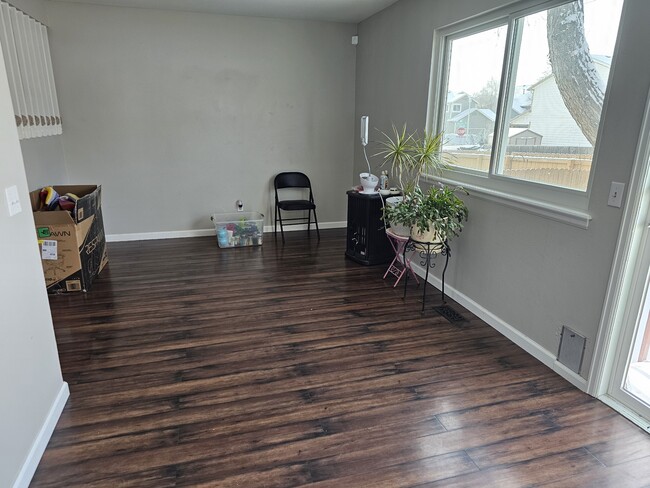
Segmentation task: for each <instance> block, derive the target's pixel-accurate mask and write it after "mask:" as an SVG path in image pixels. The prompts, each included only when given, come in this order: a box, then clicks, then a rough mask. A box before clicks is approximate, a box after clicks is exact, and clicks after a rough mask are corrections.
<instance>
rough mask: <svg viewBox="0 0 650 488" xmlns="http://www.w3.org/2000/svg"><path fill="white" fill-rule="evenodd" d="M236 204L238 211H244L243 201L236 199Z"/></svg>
mask: <svg viewBox="0 0 650 488" xmlns="http://www.w3.org/2000/svg"><path fill="white" fill-rule="evenodd" d="M236 204H237V211H238V212H243V211H244V202H242V201H241V200H237V202H236Z"/></svg>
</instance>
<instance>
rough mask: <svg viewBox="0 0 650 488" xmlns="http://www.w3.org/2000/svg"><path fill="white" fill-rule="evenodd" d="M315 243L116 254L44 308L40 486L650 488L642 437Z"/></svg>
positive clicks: (335, 249)
mask: <svg viewBox="0 0 650 488" xmlns="http://www.w3.org/2000/svg"><path fill="white" fill-rule="evenodd" d="M305 236H306V234H305V233H303V232H294V233H289V234H287V243H286V245H284V246H282V244H281V241H280V239H278V243H277V244H276V243H275V242H274V240H273V237H272V235H268V234H267V235H266V236H265V242H264V245H263V247H261V248H259V247H257V248H239V249H219V248H218V247H217V242H216V238H195V239H176V240H164V241H148V242H132V243H115V244H110V245H109V253H110V254H109V256H110V265H109V267H108V268H107V269H106V270H105V271H104V272H103V273H102V276H101V278H100V279H99V280H97V281H96V282H95V285H94V287H93V289H92V290H91V291H90V292H89V293H87V294H78V295H66V296H56V297H52V298H51V304H52V312H53V317H54V323H55V330H56V337H57V342H58V346H59V353H60V356H61V364H62V368H63V376H64V379H65V380H66V381H67V382H68V383H69V384H70V390H71V396H70V399H69V401H68V404H67V406H66V408H65V410H64V412H63V415H62V417H61V419H60V421H59V423H58V425H57V428H56V431H55V432H54V435H53V437H52V439H51V441H50V443H49V445H48V448H47V450H46V452H45V455H44V456H43V459H42V461H41V464H40V466H39V468H38V470H37V472H36V475H35V477H34V480H33V483H32V486H34V487H41V486H43V487H45V486H47V487H76V486H83V487H122V486H124V487H138V488H143V487H155V488H160V487H169V486H193V487H195V486H214V487H293V486H301V485H307V484H309V485H312V486H316V487H390V488H392V487H412V486H426V487H434V486H444V487H456V486H459V487H465V486H470V487H471V486H477V487H482V486H496V487H523V486H552V487H581V486H585V487H593V486H603V487H604V486H608V487H616V488H620V487H642V486H646V487H647V486H650V436H648V435H647V434H645V433H643V432H642V431H641V430H640V429H638V428H637V427H635V426H634V425H633V424H632V423H630V422H628V421H627V420H626V419H624V418H623V417H621V416H620V415H618V414H617V413H615V412H614V411H613V410H611V409H610V408H608V407H606V406H605V405H603V404H602V403H600V402H599V401H597V400H595V399H593V398H591V397H589V396H588V395H586V394H583V393H582V392H580V391H579V390H577V389H576V388H574V387H573V386H572V385H570V384H569V383H568V382H566V381H565V380H564V379H562V378H561V377H559V376H557V375H556V374H555V373H553V372H551V371H550V370H549V369H548V368H546V367H545V366H543V365H542V364H541V363H539V362H538V361H537V360H535V359H534V358H533V357H531V356H529V355H528V354H526V353H525V352H524V351H523V350H521V349H520V348H519V347H517V346H515V345H513V344H512V343H511V342H509V341H508V340H507V339H505V338H504V337H503V336H501V335H499V334H498V333H497V332H496V331H494V330H493V329H492V328H491V327H489V326H487V325H486V324H485V323H483V322H482V321H481V320H479V319H477V318H476V317H474V316H473V315H472V314H471V313H469V312H467V311H466V310H465V309H463V308H462V307H460V306H459V305H458V304H456V303H454V302H453V301H449V302H448V304H449V305H450V306H451V307H452V308H453V309H454V310H455V311H457V312H458V313H460V314H461V315H462V316H463V318H464V319H465V320H464V321H457V322H450V321H448V320H447V319H446V318H444V317H443V316H442V315H440V314H438V313H437V312H436V311H434V310H433V307H434V306H436V305H440V304H441V302H440V294H439V293H438V292H436V293H434V292H433V288H431V290H430V291H431V293H430V294H429V297H428V299H429V300H430V301H429V302H428V303H427V310H426V311H425V312H424V313H421V312H420V303H419V301H418V299H419V297H420V293H419V291H417V290H416V289H415V286H414V285H413V288H412V289H411V290H410V292H409V294H408V296H407V299H406V301H402V295H401V293H402V289H401V288H399V289H398V290H394V289H393V288H392V287H391V285H392V280H388V279H387V280H386V281H383V280H382V275H383V274H384V271H385V269H386V266H375V267H365V266H360V265H357V264H355V263H354V262H351V261H349V260H346V259H344V247H345V236H344V233H343V231H341V230H330V231H323V232H322V239H321V241H320V243H319V242H318V241H317V240H316V239H315V237H314V238H312V239H311V240H310V239H307V238H306V237H305ZM389 281H390V282H389ZM409 287H411V284H409Z"/></svg>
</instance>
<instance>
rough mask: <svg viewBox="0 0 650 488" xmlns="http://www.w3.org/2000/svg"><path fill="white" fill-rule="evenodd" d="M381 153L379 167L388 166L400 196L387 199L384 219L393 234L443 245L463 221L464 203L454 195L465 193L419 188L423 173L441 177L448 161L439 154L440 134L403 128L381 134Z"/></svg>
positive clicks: (465, 218)
mask: <svg viewBox="0 0 650 488" xmlns="http://www.w3.org/2000/svg"><path fill="white" fill-rule="evenodd" d="M382 134H383V135H384V140H383V141H380V144H381V146H382V150H381V151H379V152H378V153H377V155H379V156H382V157H383V159H384V162H383V164H390V165H391V172H392V175H393V177H396V178H397V180H398V181H399V186H400V189H401V191H402V196H401V197H394V198H389V199H387V203H388V205H387V206H386V207H385V208H384V217H385V218H386V220H387V221H389V222H390V224H391V227H392V228H393V231H394V232H395V233H397V234H401V235H410V236H411V238H413V239H414V240H417V241H420V242H444V240H446V239H449V238H451V237H453V236H457V235H458V233H459V232H460V231H461V230H462V228H463V223H464V222H465V221H466V220H467V214H468V210H467V207H466V206H465V203H464V202H463V201H462V200H461V199H460V198H459V197H458V196H457V195H456V193H457V192H464V193H465V194H467V192H466V191H465V190H464V189H462V188H460V187H457V188H449V187H445V186H442V185H438V186H432V187H431V188H430V189H429V190H428V191H427V192H423V191H422V189H421V188H420V177H421V176H422V175H423V174H438V175H439V174H441V173H442V171H443V170H444V169H445V168H447V166H448V158H447V157H446V156H445V155H444V154H443V152H442V143H443V134H442V133H440V134H433V133H431V132H426V131H425V132H424V134H423V135H422V136H419V135H418V133H417V132H412V133H409V132H408V131H407V129H406V125H404V126H403V127H402V129H401V130H398V129H397V128H396V127H395V126H393V134H392V135H388V134H386V133H385V132H382Z"/></svg>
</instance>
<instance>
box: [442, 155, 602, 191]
mask: <svg viewBox="0 0 650 488" xmlns="http://www.w3.org/2000/svg"><path fill="white" fill-rule="evenodd" d="M449 154H450V155H451V159H452V163H453V164H454V165H458V166H462V167H463V168H471V169H478V170H481V171H487V170H488V169H489V167H490V153H488V152H466V151H454V152H450V153H449ZM591 158H592V155H591V154H568V153H565V154H562V153H547V154H544V153H510V154H506V157H505V159H504V162H503V174H504V175H505V176H510V177H512V178H518V179H522V180H527V181H536V182H540V183H547V184H550V185H555V186H562V187H566V188H575V189H578V190H586V189H587V183H588V182H589V172H590V170H591Z"/></svg>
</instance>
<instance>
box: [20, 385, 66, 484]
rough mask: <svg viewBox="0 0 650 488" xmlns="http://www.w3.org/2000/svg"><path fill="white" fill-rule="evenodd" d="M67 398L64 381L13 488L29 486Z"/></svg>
mask: <svg viewBox="0 0 650 488" xmlns="http://www.w3.org/2000/svg"><path fill="white" fill-rule="evenodd" d="M69 396H70V388H68V383H66V382H65V381H64V382H63V384H62V385H61V388H60V389H59V393H58V395H57V396H56V398H55V399H54V402H53V403H52V406H51V407H50V411H49V412H48V414H47V417H46V418H45V422H43V425H42V426H41V430H40V431H39V432H38V435H37V436H36V439H34V443H33V444H32V448H31V449H30V450H29V454H28V455H27V459H25V462H24V464H23V466H22V467H21V468H20V472H19V473H18V477H17V478H16V481H14V485H13V488H27V487H28V486H29V483H30V482H31V481H32V478H33V477H34V473H35V472H36V468H38V463H39V462H40V461H41V458H42V457H43V453H44V452H45V448H46V447H47V443H48V442H49V441H50V437H52V433H53V432H54V427H56V423H57V422H58V421H59V417H60V416H61V412H63V407H65V403H66V402H67V401H68V397H69Z"/></svg>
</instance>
